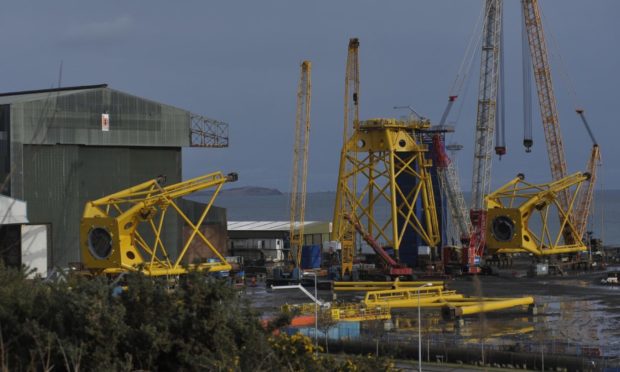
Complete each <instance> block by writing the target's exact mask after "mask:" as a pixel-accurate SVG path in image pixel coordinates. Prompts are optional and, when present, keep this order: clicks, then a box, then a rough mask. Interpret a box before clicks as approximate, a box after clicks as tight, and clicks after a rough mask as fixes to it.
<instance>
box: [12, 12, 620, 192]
mask: <svg viewBox="0 0 620 372" xmlns="http://www.w3.org/2000/svg"><path fill="white" fill-rule="evenodd" d="M504 3H505V17H504V18H505V30H506V35H505V43H506V49H505V50H506V51H505V53H506V76H507V82H506V85H507V87H506V98H507V142H508V152H509V153H508V155H507V156H505V157H504V158H503V159H502V160H501V161H498V160H497V159H495V160H494V164H493V175H492V177H493V186H494V187H495V186H498V185H500V184H502V183H504V182H506V181H507V180H509V179H511V178H512V177H513V176H514V175H515V174H516V173H519V172H524V173H525V174H526V176H527V178H528V179H529V180H532V181H540V182H544V181H548V180H549V179H550V171H549V165H548V161H547V155H546V150H545V145H544V137H543V133H542V127H541V124H540V116H539V113H538V111H537V109H535V113H534V144H535V145H534V150H533V152H532V153H530V154H525V153H524V151H523V148H522V145H521V143H522V136H523V129H522V108H521V96H522V89H521V29H520V23H519V22H520V18H519V17H520V10H519V2H518V1H517V0H506V1H505V2H504ZM541 4H542V8H543V13H544V15H545V18H544V22H545V30H546V31H547V38H548V39H549V40H548V43H549V45H550V46H551V45H553V48H552V51H553V54H554V56H552V63H553V66H552V72H553V77H554V83H555V88H556V93H557V99H558V102H559V108H560V122H561V128H562V133H563V137H564V145H565V150H566V157H567V163H568V168H569V171H570V172H573V171H578V170H583V169H584V167H585V165H586V162H587V157H588V156H589V151H590V148H591V142H590V140H589V138H588V137H587V134H586V131H585V129H584V128H583V127H582V125H581V122H580V121H579V118H578V117H577V115H576V114H574V107H575V105H579V106H582V107H583V108H585V110H586V114H587V117H588V119H589V121H590V124H591V126H592V127H593V130H594V132H595V134H596V136H597V137H598V140H599V142H600V144H601V151H602V156H603V161H604V165H603V167H602V168H601V173H602V177H601V179H602V182H603V187H605V188H620V161H617V159H620V146H619V145H618V141H619V140H620V128H618V123H619V120H618V117H619V115H618V107H620V104H619V94H618V86H619V85H620V81H619V78H618V70H619V68H620V50H619V49H618V40H620V23H618V17H619V16H620V1H617V0H544V1H542V0H541ZM482 6H483V1H481V0H451V1H449V0H408V1H369V0H366V1H364V0H351V1H345V0H339V1H285V0H280V1H270V0H261V1H257V0H247V1H234V0H228V1H222V0H220V1H163V0H162V1H127V0H123V1H111V0H108V1H97V2H89V1H83V0H75V1H64V0H56V1H12V2H7V1H5V2H3V5H2V11H1V12H0V30H1V32H0V43H1V45H2V51H3V53H2V58H0V71H1V72H2V74H1V75H0V91H15V90H26V89H40V88H49V87H50V86H52V85H53V84H56V82H57V80H58V70H59V65H60V61H61V60H62V61H63V66H64V67H63V74H62V84H63V85H64V86H69V85H83V84H95V83H108V84H110V86H111V87H112V88H115V89H119V90H122V91H126V92H129V93H133V94H136V95H139V96H143V97H147V98H150V99H154V100H157V101H161V102H164V103H168V104H171V105H174V106H178V107H181V108H184V109H188V110H190V111H192V112H196V113H200V114H204V115H207V116H210V117H213V118H216V119H220V120H223V121H226V122H229V123H230V147H229V148H228V149H190V150H184V152H183V157H184V159H183V164H184V176H185V177H189V176H195V175H199V174H202V173H206V172H210V171H213V170H222V171H224V172H230V171H236V172H238V173H239V175H240V180H239V183H238V184H239V185H256V186H266V187H277V188H279V189H280V190H283V191H286V190H288V188H289V183H290V180H289V178H290V171H291V160H290V154H291V153H292V141H293V130H294V122H295V94H296V87H297V81H298V78H299V63H300V62H301V61H302V60H304V59H309V60H311V61H312V62H313V71H312V82H313V92H312V113H311V121H312V134H311V138H310V160H309V163H310V164H309V167H310V170H309V177H308V182H309V185H308V188H309V190H310V191H325V190H334V189H335V185H336V179H337V167H338V157H339V155H338V154H339V151H340V147H341V132H342V125H343V124H342V120H343V119H342V117H343V89H344V70H345V61H346V48H347V43H348V39H349V38H350V37H358V38H359V39H360V44H361V45H360V65H361V73H360V75H361V79H360V80H361V94H360V96H361V97H360V100H361V103H360V115H361V117H362V118H372V117H398V116H401V115H404V114H406V112H404V111H397V110H394V109H393V108H392V107H393V106H395V105H411V106H412V107H414V108H415V110H416V111H418V112H419V113H420V114H422V115H424V116H426V117H429V118H431V119H432V120H434V121H435V122H437V121H438V120H439V117H440V115H441V112H442V111H443V108H444V107H445V104H446V102H447V96H448V92H449V89H450V86H451V84H452V82H453V80H454V78H455V76H456V73H457V70H458V67H459V65H460V63H461V60H462V59H463V55H464V52H465V48H466V46H467V44H468V41H469V37H470V34H471V31H472V29H473V27H474V24H475V23H476V20H477V18H478V15H479V13H480V10H481V8H482ZM551 34H553V38H552V37H551ZM479 65H480V61H479V57H476V60H475V61H474V65H473V70H472V74H471V78H470V81H469V83H468V85H467V89H466V91H465V92H463V93H462V110H461V111H460V115H458V121H457V122H456V130H457V132H456V134H455V135H453V136H452V137H451V138H450V139H449V141H456V142H459V143H461V144H463V145H464V146H465V149H464V150H463V151H461V152H460V153H459V155H458V157H457V158H458V165H459V169H460V174H461V179H462V181H461V182H462V185H463V187H464V188H465V189H469V188H470V187H471V186H470V185H471V174H472V147H473V138H474V123H475V119H476V118H475V107H476V95H477V85H478V83H477V79H478V70H479ZM571 85H572V86H573V87H574V91H575V92H576V97H577V98H576V99H575V98H573V97H572V95H571V94H569V92H570V91H571V89H572V88H571ZM534 99H535V101H534V103H535V107H537V100H536V96H535V95H534ZM458 107H459V106H457V107H456V108H455V110H454V112H453V115H452V118H451V120H456V119H457V115H456V114H457V112H458V111H459V110H458Z"/></svg>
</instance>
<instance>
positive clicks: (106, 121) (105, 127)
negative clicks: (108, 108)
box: [101, 114, 110, 132]
mask: <svg viewBox="0 0 620 372" xmlns="http://www.w3.org/2000/svg"><path fill="white" fill-rule="evenodd" d="M101 130H102V131H104V132H109V131H110V114H101Z"/></svg>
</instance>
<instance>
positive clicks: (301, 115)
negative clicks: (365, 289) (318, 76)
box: [289, 61, 312, 267]
mask: <svg viewBox="0 0 620 372" xmlns="http://www.w3.org/2000/svg"><path fill="white" fill-rule="evenodd" d="M311 72H312V63H311V62H310V61H303V62H302V63H301V75H300V78H299V87H298V89H297V113H296V118H295V139H294V145H293V171H292V180H291V201H290V221H291V222H290V232H289V233H290V235H289V237H290V248H291V250H290V254H291V255H293V256H294V261H295V266H297V267H301V251H302V247H303V245H304V222H305V216H306V186H307V182H306V180H307V176H308V144H309V142H310V102H311V97H312V83H311ZM300 163H301V175H300V174H299V172H300V169H299V166H300Z"/></svg>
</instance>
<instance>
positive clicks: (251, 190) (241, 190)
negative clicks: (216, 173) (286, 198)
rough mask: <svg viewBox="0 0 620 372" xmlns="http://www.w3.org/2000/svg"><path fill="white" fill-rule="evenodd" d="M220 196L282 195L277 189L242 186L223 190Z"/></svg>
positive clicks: (207, 192) (206, 192)
mask: <svg viewBox="0 0 620 372" xmlns="http://www.w3.org/2000/svg"><path fill="white" fill-rule="evenodd" d="M212 193H213V191H204V192H198V193H197V194H203V195H204V194H207V195H208V194H212ZM220 195H221V196H271V195H282V192H281V191H280V190H278V189H270V188H267V187H259V186H244V187H234V188H231V189H223V190H222V191H220Z"/></svg>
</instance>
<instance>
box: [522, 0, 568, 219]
mask: <svg viewBox="0 0 620 372" xmlns="http://www.w3.org/2000/svg"><path fill="white" fill-rule="evenodd" d="M521 5H522V7H523V17H525V19H524V23H525V29H526V31H527V37H528V42H529V45H530V56H531V61H532V66H533V71H534V80H535V82H536V90H537V93H538V103H539V106H540V115H541V118H542V125H543V129H544V132H545V141H546V143H547V153H548V155H549V165H550V167H551V177H552V179H553V180H554V181H557V180H560V179H562V178H564V177H566V176H567V170H566V159H565V157H564V145H563V142H562V134H561V132H560V122H559V116H558V108H557V103H556V99H555V94H554V91H553V82H552V80H551V68H550V66H549V56H548V52H547V44H546V42H545V34H544V31H543V26H542V20H541V16H540V8H539V5H538V0H522V1H521ZM559 199H560V203H561V204H562V207H564V208H567V207H568V202H569V195H568V191H566V190H562V191H560V196H559Z"/></svg>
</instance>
